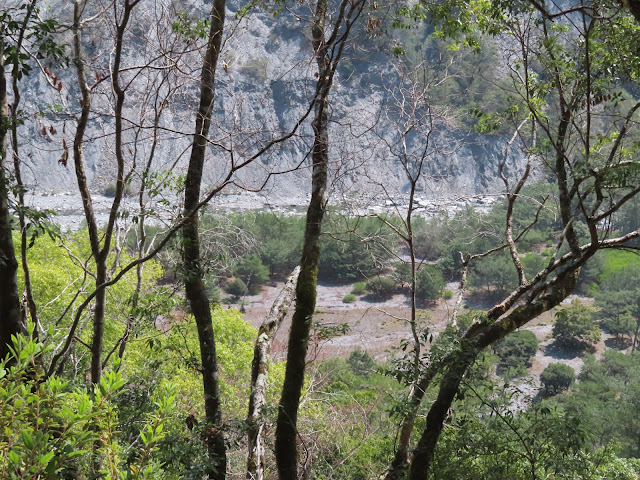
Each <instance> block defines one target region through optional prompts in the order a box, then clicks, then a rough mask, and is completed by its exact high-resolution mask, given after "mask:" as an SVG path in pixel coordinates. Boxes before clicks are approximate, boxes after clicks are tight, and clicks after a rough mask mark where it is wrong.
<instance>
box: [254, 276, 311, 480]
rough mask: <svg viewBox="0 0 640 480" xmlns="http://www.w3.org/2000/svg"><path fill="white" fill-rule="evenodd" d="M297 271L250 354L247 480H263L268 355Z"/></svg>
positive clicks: (296, 278)
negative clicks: (263, 414) (262, 413)
mask: <svg viewBox="0 0 640 480" xmlns="http://www.w3.org/2000/svg"><path fill="white" fill-rule="evenodd" d="M299 274H300V267H296V268H295V269H294V271H293V273H291V275H290V276H289V278H288V279H287V283H286V285H285V286H284V288H283V289H282V291H281V292H280V294H279V295H278V297H277V298H276V299H275V301H274V302H273V305H272V306H271V310H270V311H269V314H268V315H267V317H266V318H265V319H264V321H263V322H262V325H260V329H259V330H258V338H257V339H256V345H255V347H254V350H253V362H252V365H251V395H250V396H249V414H248V415H247V425H248V430H247V440H248V446H249V453H248V456H247V479H248V480H263V479H264V443H263V440H262V430H263V429H264V422H263V421H262V419H261V418H260V417H261V410H262V407H263V406H264V405H265V402H266V399H265V396H266V391H267V378H268V376H269V361H270V358H269V355H270V353H271V345H272V343H273V339H274V338H275V336H276V333H277V332H278V329H279V328H280V324H281V323H282V320H284V318H285V317H286V315H287V311H288V310H289V307H290V306H291V302H292V301H293V298H294V294H295V289H296V285H297V283H298V275H299Z"/></svg>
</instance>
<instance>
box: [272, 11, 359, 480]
mask: <svg viewBox="0 0 640 480" xmlns="http://www.w3.org/2000/svg"><path fill="white" fill-rule="evenodd" d="M364 2H365V0H356V1H351V0H343V1H342V2H341V4H340V10H339V13H338V15H337V17H336V19H335V20H334V23H333V29H332V30H331V31H330V32H329V34H328V36H327V25H326V23H327V17H328V12H327V10H328V7H329V2H328V0H318V2H317V3H316V9H315V13H314V18H313V23H312V25H311V35H312V44H313V48H314V53H315V59H316V64H317V66H318V83H317V85H316V94H315V98H314V119H313V122H312V123H311V126H312V128H313V133H314V142H313V150H312V152H311V159H312V163H313V170H312V176H311V199H310V201H309V207H308V208H307V217H306V224H305V232H304V242H303V246H302V258H301V260H300V275H299V277H298V285H297V287H296V307H295V313H294V314H293V319H292V322H291V330H290V332H289V343H288V348H287V365H286V370H285V377H284V383H283V385H282V393H281V396H280V404H279V405H278V418H277V421H276V442H275V456H276V464H277V467H278V475H279V479H280V480H297V479H298V451H297V446H296V443H297V442H296V440H297V437H298V407H299V403H300V396H301V394H302V386H303V383H304V374H305V366H306V357H307V348H308V344H309V332H310V330H311V323H312V318H313V312H314V310H315V307H316V296H317V292H316V285H317V277H318V262H319V257H320V233H321V229H322V219H323V217H324V213H325V208H326V200H325V191H326V189H327V173H328V169H329V130H328V125H329V116H328V108H329V93H330V92H331V87H332V85H333V78H334V74H335V71H336V68H337V66H338V63H339V61H340V58H341V56H342V52H343V49H344V46H345V43H346V41H347V39H348V38H349V33H350V31H351V28H352V26H353V24H354V22H355V21H356V20H357V19H358V17H359V16H360V14H361V12H362V11H363V6H364Z"/></svg>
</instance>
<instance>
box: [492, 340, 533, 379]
mask: <svg viewBox="0 0 640 480" xmlns="http://www.w3.org/2000/svg"><path fill="white" fill-rule="evenodd" d="M493 351H494V353H495V354H496V355H498V358H500V362H499V363H498V371H499V372H500V373H506V374H507V375H509V376H519V375H523V374H525V373H526V368H527V367H528V366H530V365H531V358H533V356H534V355H535V354H536V352H537V351H538V339H537V338H536V335H535V333H533V332H532V331H530V330H518V331H517V332H513V333H512V334H510V335H508V336H507V337H505V338H503V339H502V340H500V341H499V342H498V343H496V344H495V345H494V346H493Z"/></svg>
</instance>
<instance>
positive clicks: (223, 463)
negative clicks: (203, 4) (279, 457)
mask: <svg viewBox="0 0 640 480" xmlns="http://www.w3.org/2000/svg"><path fill="white" fill-rule="evenodd" d="M224 20H225V0H215V1H214V2H213V4H212V5H211V12H210V14H209V22H210V28H209V36H208V41H207V49H206V52H205V57H204V60H203V66H202V74H201V79H200V82H201V83H200V104H199V108H198V112H197V114H196V125H195V133H194V138H193V145H192V147H191V155H190V158H189V168H188V171H187V176H186V179H185V192H184V213H185V215H190V217H189V218H188V220H187V222H186V223H185V225H184V227H183V228H182V240H183V262H184V275H185V278H184V285H185V293H186V296H187V300H188V301H189V306H190V308H191V313H192V314H193V317H194V319H195V321H196V326H197V330H198V340H199V342H200V361H201V373H202V385H203V389H204V409H205V419H206V425H205V427H204V429H203V431H202V441H203V443H204V445H205V446H206V448H207V452H208V455H209V462H210V464H209V468H208V469H207V474H208V477H209V479H211V480H213V479H215V480H222V479H224V478H225V477H226V468H227V454H226V447H225V443H224V435H223V431H222V412H221V408H220V387H219V383H218V359H217V356H216V345H215V338H214V334H213V323H212V319H211V307H210V304H209V298H208V296H207V292H206V290H205V285H204V271H203V268H202V262H201V258H200V236H199V230H198V227H199V218H198V215H197V213H192V212H194V211H196V209H197V206H198V203H199V202H200V188H201V185H202V173H203V169H204V160H205V154H206V150H207V136H208V134H209V127H210V125H211V112H212V110H213V102H214V98H215V70H216V66H217V64H218V58H219V55H220V46H221V43H222V30H223V27H224Z"/></svg>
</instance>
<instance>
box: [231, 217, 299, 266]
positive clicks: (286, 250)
mask: <svg viewBox="0 0 640 480" xmlns="http://www.w3.org/2000/svg"><path fill="white" fill-rule="evenodd" d="M232 221H233V223H234V225H236V226H237V227H238V228H241V229H243V230H244V231H246V232H248V233H249V234H250V235H251V236H252V237H253V238H254V241H255V244H256V250H257V251H256V253H257V254H258V256H259V257H260V260H261V261H262V263H263V264H264V265H267V266H268V267H269V272H270V273H271V274H272V275H280V276H286V275H288V274H289V273H291V271H292V270H293V269H294V268H295V266H296V265H297V264H298V262H300V255H302V236H303V233H304V218H303V217H301V216H297V215H289V216H284V215H276V214H273V213H269V212H253V213H247V214H244V215H236V216H233V218H232Z"/></svg>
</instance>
